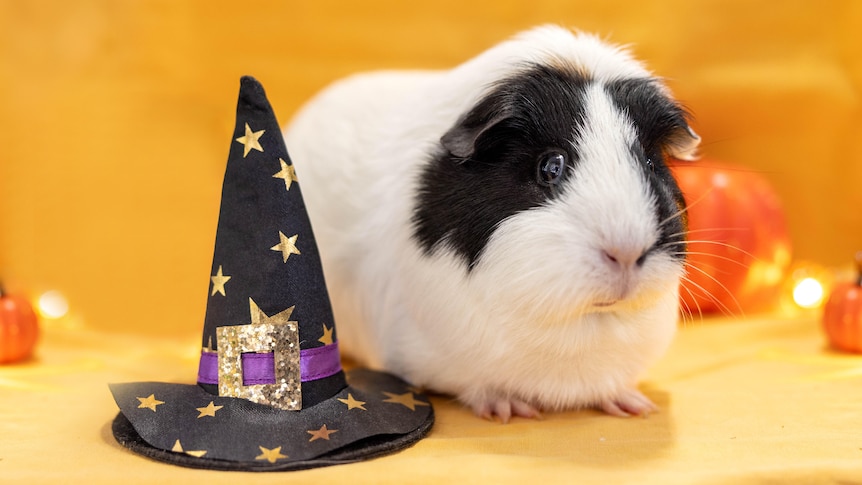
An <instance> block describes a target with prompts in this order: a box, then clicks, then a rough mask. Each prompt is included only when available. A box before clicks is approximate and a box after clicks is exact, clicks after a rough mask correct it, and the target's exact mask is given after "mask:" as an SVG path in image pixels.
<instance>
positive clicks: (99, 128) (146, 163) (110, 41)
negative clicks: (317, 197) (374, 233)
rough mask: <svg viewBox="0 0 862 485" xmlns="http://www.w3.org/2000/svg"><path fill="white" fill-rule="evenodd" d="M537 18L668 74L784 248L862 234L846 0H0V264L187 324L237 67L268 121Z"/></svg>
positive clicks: (19, 278)
mask: <svg viewBox="0 0 862 485" xmlns="http://www.w3.org/2000/svg"><path fill="white" fill-rule="evenodd" d="M359 4H362V5H359ZM546 22H555V23H561V24H564V25H568V26H575V27H578V28H580V29H583V30H588V31H593V32H597V33H601V34H602V35H604V36H606V37H607V38H608V39H610V40H612V41H614V42H618V43H627V44H632V46H633V49H634V51H635V53H636V54H637V55H638V56H639V57H640V58H642V59H644V60H645V61H647V63H648V64H649V65H650V67H651V68H652V69H653V70H654V71H655V72H657V73H658V74H660V75H662V76H665V77H667V78H669V83H670V85H671V87H672V88H673V89H674V91H675V92H676V93H677V95H678V97H679V98H681V99H682V100H683V101H684V102H685V103H686V104H687V106H689V107H690V108H691V109H692V111H694V113H695V115H696V122H695V128H696V130H697V131H698V132H699V133H700V134H701V135H702V136H703V138H704V146H703V152H704V153H705V154H706V155H707V156H709V157H712V158H717V159H722V160H725V161H731V162H736V163H739V164H742V165H744V166H746V167H748V168H750V169H751V170H755V171H758V172H761V173H763V174H765V175H766V176H767V177H768V178H769V179H770V180H771V181H772V183H773V184H774V186H775V187H776V189H777V190H778V192H779V193H780V195H781V196H782V197H783V200H784V203H785V205H786V209H787V214H788V222H789V225H790V229H791V232H792V237H793V243H794V250H795V251H794V253H795V257H796V258H797V259H805V260H813V261H816V262H819V263H821V264H824V265H828V266H835V265H841V264H844V263H846V262H848V261H849V260H850V258H851V257H852V254H853V253H854V252H855V251H856V250H858V249H862V190H860V187H862V103H860V87H862V34H860V32H862V2H853V1H847V2H837V1H835V2H830V1H823V0H821V1H816V2H801V1H795V2H793V1H782V2H778V1H776V2H750V1H729V0H718V1H697V2H692V1H649V2H645V1H642V0H638V1H630V2H610V1H601V0H595V1H568V0H557V1H549V0H531V1H511V0H494V1H483V2H465V1H463V0H459V1H452V0H435V1H433V2H401V1H394V0H391V1H370V2H348V1H345V2H336V1H331V0H326V1H315V2H307V1H295V2H291V1H286V2H285V1H282V2H271V3H269V2H237V1H213V0H204V1H187V2H176V1H171V0H166V1H150V2H131V1H128V2H120V1H62V0H57V1H53V2H52V1H27V2H17V1H13V0H0V147H2V151H0V278H2V279H3V280H4V281H5V282H6V285H7V286H9V287H12V288H13V289H19V290H27V291H30V292H31V293H33V294H36V293H38V292H41V291H44V290H47V289H53V288H56V289H60V290H61V291H62V292H64V293H65V294H66V295H67V296H68V299H69V301H70V303H71V306H72V316H73V317H74V318H76V319H77V321H83V322H84V323H85V324H86V325H87V326H90V327H94V328H96V329H105V330H112V331H122V332H143V333H165V332H170V333H172V334H175V335H184V334H193V333H196V332H199V330H200V328H201V324H202V319H203V312H204V307H205V304H206V296H207V289H208V284H209V276H210V274H209V270H210V262H211V257H212V245H213V241H214V234H215V225H216V219H217V215H218V203H219V195H220V189H221V177H222V174H223V170H224V164H225V160H226V157H227V149H228V145H229V142H230V140H229V134H230V131H231V129H232V127H233V122H234V119H233V116H234V109H235V102H236V93H237V89H238V80H239V77H240V76H241V75H243V74H252V75H254V76H256V77H257V78H258V79H260V80H261V81H262V82H263V83H264V85H265V86H266V88H267V91H268V94H269V96H270V100H271V102H272V104H273V106H274V107H275V109H276V113H277V115H278V116H279V119H280V121H281V122H282V123H284V122H286V121H287V120H288V119H289V117H290V116H291V114H292V113H293V112H294V111H295V110H296V109H297V108H298V107H299V105H300V104H301V103H302V102H303V101H304V100H306V99H307V98H308V97H309V96H311V95H312V94H313V93H314V92H315V91H317V90H318V89H320V88H321V87H323V86H324V85H326V84H327V83H328V82H330V81H332V80H334V79H336V78H339V77H342V76H344V75H346V74H349V73H351V72H354V71H358V70H369V69H378V68H393V67H394V68H411V67H420V68H427V67H438V68H446V67H450V66H453V65H455V64H457V63H459V62H461V61H463V60H465V59H467V58H469V57H471V56H472V55H474V54H476V53H477V52H479V51H481V50H483V49H484V48H487V47H489V46H490V45H492V44H494V43H496V42H498V41H500V40H502V39H504V38H506V37H508V36H509V35H511V34H513V33H515V32H516V31H518V30H521V29H523V28H527V27H529V26H532V25H535V24H539V23H546ZM288 148H289V147H288Z"/></svg>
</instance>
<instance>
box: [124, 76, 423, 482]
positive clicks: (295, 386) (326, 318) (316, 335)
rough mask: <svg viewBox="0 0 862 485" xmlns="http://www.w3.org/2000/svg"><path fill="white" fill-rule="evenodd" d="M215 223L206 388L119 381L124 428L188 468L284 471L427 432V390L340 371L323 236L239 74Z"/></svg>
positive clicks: (272, 123) (267, 117)
mask: <svg viewBox="0 0 862 485" xmlns="http://www.w3.org/2000/svg"><path fill="white" fill-rule="evenodd" d="M232 140H233V141H232V142H231V147H230V154H229V157H228V163H227V169H226V171H225V177H224V185H223V187H222V199H221V209H220V212H219V221H218V229H217V232H216V243H215V251H214V256H213V264H212V273H211V275H212V276H211V278H210V280H211V285H210V289H209V291H208V300H207V310H206V317H205V321H204V330H203V339H202V344H201V345H202V351H201V358H200V366H199V371H198V378H197V385H194V384H174V383H159V382H136V383H124V384H111V385H110V389H111V392H112V393H113V396H114V399H115V400H116V402H117V405H118V406H119V408H120V412H119V414H118V415H117V417H116V418H115V419H114V422H113V426H112V429H113V433H114V437H115V438H116V439H117V441H118V442H120V443H121V444H122V445H124V446H126V447H128V448H130V449H131V450H133V451H135V452H137V453H140V454H142V455H145V456H148V457H151V458H154V459H157V460H161V461H165V462H169V463H174V464H178V465H183V466H189V467H195V468H209V469H219V470H247V471H270V470H271V471H276V470H294V469H303V468H312V467H317V466H325V465H334V464H339V463H349V462H354V461H359V460H363V459H367V458H372V457H375V456H379V455H383V454H387V453H391V452H393V451H397V450H399V449H401V448H404V447H407V446H410V445H411V444H413V443H415V442H416V441H418V440H419V439H421V438H422V437H423V436H424V435H425V434H426V433H427V432H428V431H429V430H430V429H431V425H432V424H433V422H434V413H433V410H432V408H431V405H430V403H429V402H428V400H427V398H426V397H425V396H423V395H421V394H419V393H418V391H416V390H415V389H413V388H411V387H409V385H408V384H407V383H406V382H404V381H402V380H401V379H399V378H397V377H395V376H392V375H390V374H386V373H383V372H376V371H371V370H367V369H359V370H353V371H349V372H346V373H345V372H344V371H343V370H342V368H341V361H340V358H339V354H338V339H337V333H336V331H335V322H334V319H333V316H332V309H331V305H330V302H329V296H328V293H327V291H326V285H325V282H324V279H323V270H322V267H321V263H320V258H319V255H318V252H317V245H316V243H315V240H314V234H313V233H312V230H311V224H310V222H309V220H308V215H307V213H306V210H305V204H304V202H303V199H302V192H301V190H300V184H299V183H298V181H297V180H298V179H297V176H296V172H295V171H294V168H293V165H292V163H291V161H290V158H289V157H288V155H287V150H286V148H285V146H284V140H283V138H282V136H281V132H280V129H279V125H278V122H277V121H276V118H275V114H274V113H273V111H272V108H271V106H270V104H269V101H267V99H266V94H265V93H264V90H263V87H262V86H261V85H260V84H259V83H258V82H257V81H256V80H255V79H253V78H251V77H243V78H242V80H241V85H240V93H239V101H238V103H237V114H236V128H235V129H234V135H233V138H232Z"/></svg>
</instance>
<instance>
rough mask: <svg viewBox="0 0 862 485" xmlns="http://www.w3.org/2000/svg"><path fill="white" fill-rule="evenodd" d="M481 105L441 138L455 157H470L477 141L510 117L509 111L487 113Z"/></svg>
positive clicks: (465, 158) (462, 158) (463, 158)
mask: <svg viewBox="0 0 862 485" xmlns="http://www.w3.org/2000/svg"><path fill="white" fill-rule="evenodd" d="M480 107H481V106H480ZM480 107H477V109H474V110H473V111H471V112H469V113H467V115H466V116H464V117H463V118H461V119H460V120H458V122H457V123H455V126H453V127H452V128H450V129H449V131H447V132H446V134H445V135H443V136H442V137H441V138H440V143H442V144H443V148H445V149H446V150H448V151H449V153H451V154H452V156H453V157H455V158H459V159H461V160H467V159H469V158H470V157H471V156H472V155H473V153H474V152H475V151H476V141H477V140H478V139H479V138H480V137H481V136H482V135H483V134H485V133H487V132H488V130H490V129H491V128H493V127H494V126H495V125H496V124H497V123H499V122H501V121H503V120H504V119H506V118H508V117H509V114H508V113H504V112H495V113H487V112H484V111H483V110H480V109H479V108H480Z"/></svg>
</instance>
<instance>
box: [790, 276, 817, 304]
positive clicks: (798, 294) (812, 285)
mask: <svg viewBox="0 0 862 485" xmlns="http://www.w3.org/2000/svg"><path fill="white" fill-rule="evenodd" d="M823 295H824V291H823V285H822V284H821V283H820V282H819V281H817V280H816V279H814V278H811V277H808V278H803V279H802V280H800V281H799V282H798V283H796V286H795V287H793V301H795V302H796V304H797V305H799V306H801V307H802V308H817V307H819V306H820V305H821V304H822V303H823Z"/></svg>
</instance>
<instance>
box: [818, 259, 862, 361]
mask: <svg viewBox="0 0 862 485" xmlns="http://www.w3.org/2000/svg"><path fill="white" fill-rule="evenodd" d="M823 329H824V330H825V331H826V336H827V338H828V339H829V343H830V344H831V345H832V346H833V347H835V348H836V349H839V350H844V351H847V352H862V251H860V252H858V253H856V280H855V281H847V282H844V283H839V284H837V285H835V287H834V288H833V289H832V292H831V293H830V294H829V299H828V300H827V301H826V306H825V307H824V309H823Z"/></svg>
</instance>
